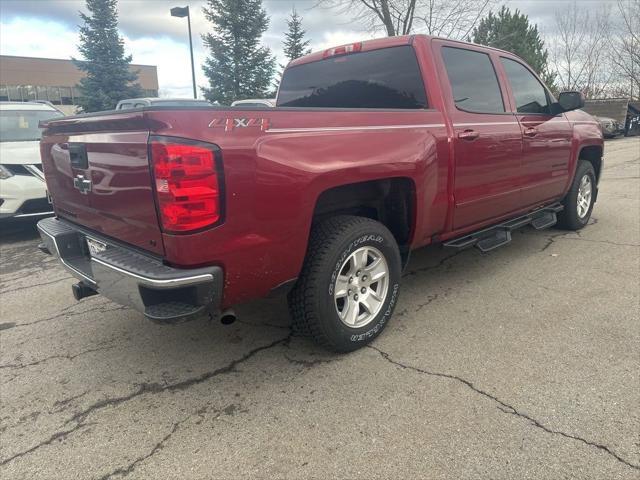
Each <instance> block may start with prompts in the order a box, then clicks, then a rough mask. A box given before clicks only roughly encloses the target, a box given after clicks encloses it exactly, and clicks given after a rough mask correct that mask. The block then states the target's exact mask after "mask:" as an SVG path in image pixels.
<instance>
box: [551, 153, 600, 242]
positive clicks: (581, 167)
mask: <svg viewBox="0 0 640 480" xmlns="http://www.w3.org/2000/svg"><path fill="white" fill-rule="evenodd" d="M595 198H596V173H595V171H594V169H593V165H591V163H589V162H587V161H584V160H581V161H579V162H578V166H577V168H576V174H575V176H574V178H573V183H572V184H571V188H570V189H569V192H568V193H567V196H566V197H565V198H564V200H563V202H562V203H563V205H564V210H562V212H560V213H559V214H558V225H559V226H560V227H561V228H566V229H567V230H580V229H581V228H582V227H584V226H585V225H586V224H587V222H589V218H591V211H592V210H593V204H594V202H595Z"/></svg>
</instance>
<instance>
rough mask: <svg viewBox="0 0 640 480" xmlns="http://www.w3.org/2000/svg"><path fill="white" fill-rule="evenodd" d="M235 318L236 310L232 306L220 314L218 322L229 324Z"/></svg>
mask: <svg viewBox="0 0 640 480" xmlns="http://www.w3.org/2000/svg"><path fill="white" fill-rule="evenodd" d="M236 320H237V317H236V312H234V311H233V309H232V308H228V309H226V310H225V311H224V312H222V313H221V314H220V323H222V324H223V325H231V324H232V323H233V322H235V321H236Z"/></svg>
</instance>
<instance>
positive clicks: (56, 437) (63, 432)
mask: <svg viewBox="0 0 640 480" xmlns="http://www.w3.org/2000/svg"><path fill="white" fill-rule="evenodd" d="M90 425H94V423H82V422H80V423H78V424H77V425H74V426H73V427H72V428H70V429H68V430H60V431H58V432H56V433H54V434H53V435H51V436H50V437H49V438H47V439H46V440H43V441H42V442H40V443H38V444H36V445H34V446H33V447H31V448H28V449H27V450H23V451H22V452H18V453H16V454H15V455H12V456H11V457H9V458H7V459H6V460H2V461H0V466H2V465H6V464H7V463H9V462H11V461H13V460H15V459H17V458H20V457H24V456H25V455H29V454H30V453H33V452H35V451H36V450H38V449H39V448H42V447H45V446H47V445H51V444H52V443H53V442H55V441H56V440H63V439H65V438H66V437H67V436H68V435H70V434H72V433H73V432H76V431H78V430H80V429H81V428H84V427H88V426H90Z"/></svg>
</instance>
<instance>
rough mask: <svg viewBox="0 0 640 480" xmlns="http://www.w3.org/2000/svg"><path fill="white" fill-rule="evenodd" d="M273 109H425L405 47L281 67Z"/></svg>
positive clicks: (416, 73) (415, 69) (413, 58)
mask: <svg viewBox="0 0 640 480" xmlns="http://www.w3.org/2000/svg"><path fill="white" fill-rule="evenodd" d="M277 105H278V106H279V107H336V108H339V107H343V108H401V109H419V108H426V107H427V97H426V94H425V89H424V84H423V82H422V76H421V74H420V68H419V66H418V60H417V58H416V54H415V52H414V50H413V48H412V47H411V46H409V45H407V46H401V47H391V48H384V49H380V50H372V51H370V52H360V53H351V54H347V55H341V56H336V57H330V58H326V59H324V60H319V61H317V62H311V63H305V64H302V65H296V66H293V67H290V68H287V69H286V70H285V72H284V76H283V78H282V83H281V84H280V90H279V93H278V101H277Z"/></svg>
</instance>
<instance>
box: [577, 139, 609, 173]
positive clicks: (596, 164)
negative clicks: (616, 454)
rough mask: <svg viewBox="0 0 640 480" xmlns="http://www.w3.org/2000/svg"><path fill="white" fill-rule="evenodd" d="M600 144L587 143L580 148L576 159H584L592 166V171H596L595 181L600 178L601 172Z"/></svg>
mask: <svg viewBox="0 0 640 480" xmlns="http://www.w3.org/2000/svg"><path fill="white" fill-rule="evenodd" d="M603 151H604V149H603V147H602V145H587V146H584V147H582V148H581V149H580V151H579V153H578V160H579V161H580V160H584V161H587V162H589V163H591V165H592V166H593V169H594V171H595V172H596V181H598V180H600V175H601V174H602V154H603Z"/></svg>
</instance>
